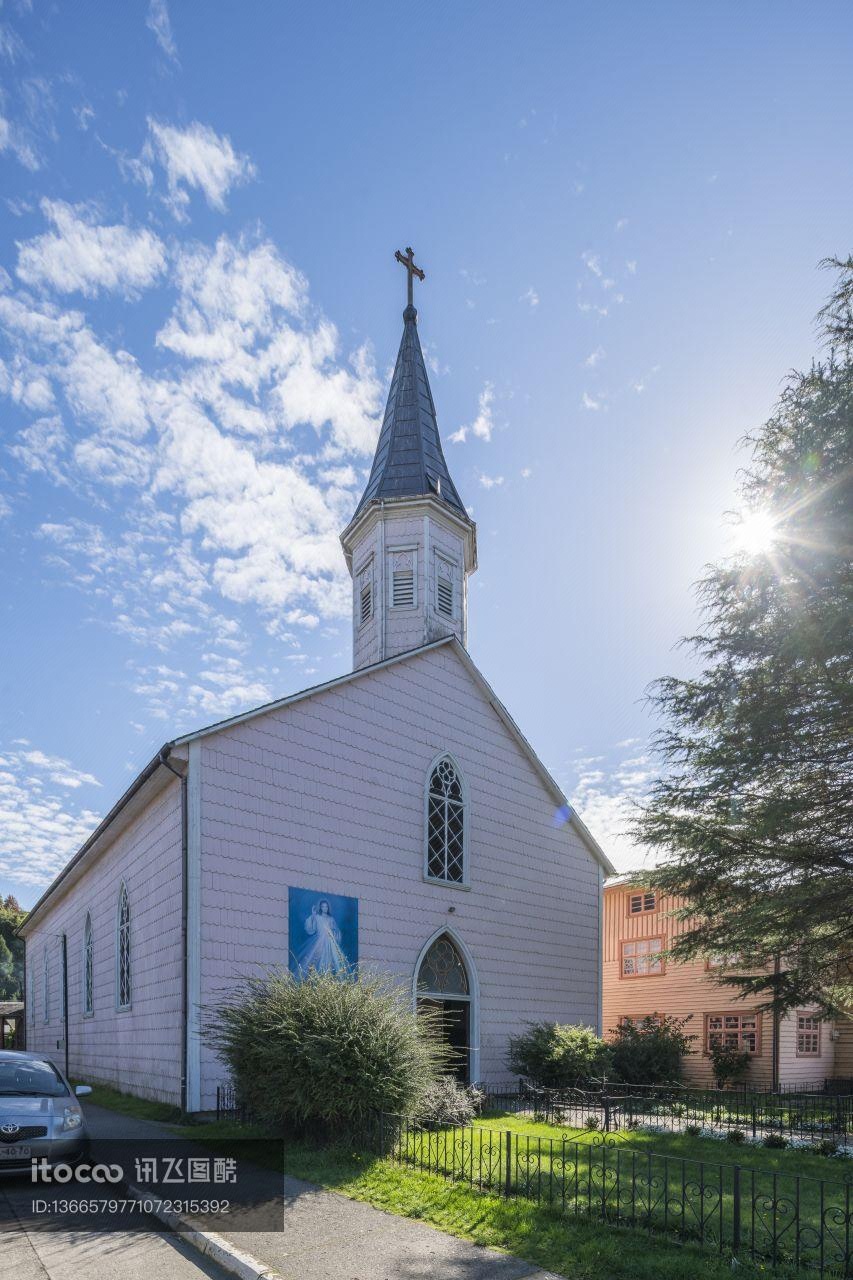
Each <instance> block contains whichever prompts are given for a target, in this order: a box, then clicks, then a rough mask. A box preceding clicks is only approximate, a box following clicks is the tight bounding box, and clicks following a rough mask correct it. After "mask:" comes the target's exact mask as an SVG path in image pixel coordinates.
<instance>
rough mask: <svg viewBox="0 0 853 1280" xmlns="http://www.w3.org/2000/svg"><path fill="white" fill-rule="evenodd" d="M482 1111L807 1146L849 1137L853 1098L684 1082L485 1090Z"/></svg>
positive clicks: (586, 1125)
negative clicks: (777, 1139)
mask: <svg viewBox="0 0 853 1280" xmlns="http://www.w3.org/2000/svg"><path fill="white" fill-rule="evenodd" d="M483 1110H484V1111H485V1112H486V1113H488V1112H500V1111H504V1112H510V1113H512V1114H518V1113H524V1114H532V1115H535V1116H541V1117H542V1119H543V1120H546V1121H548V1122H549V1123H551V1124H557V1125H562V1126H567V1127H571V1128H575V1129H584V1128H599V1129H602V1130H603V1131H604V1132H605V1133H609V1132H612V1131H614V1130H618V1129H636V1128H640V1127H641V1126H642V1127H645V1126H649V1127H658V1128H662V1129H669V1130H673V1131H678V1130H684V1129H686V1128H688V1127H695V1128H699V1129H703V1130H709V1129H710V1130H715V1131H718V1132H721V1133H724V1132H728V1131H731V1130H740V1131H741V1132H743V1133H744V1134H746V1135H748V1136H751V1137H753V1138H762V1137H766V1136H767V1135H769V1134H779V1135H781V1136H782V1137H785V1138H788V1139H791V1138H794V1139H798V1140H802V1141H806V1142H810V1143H818V1142H821V1141H823V1142H836V1143H838V1144H839V1145H841V1144H845V1143H847V1142H848V1141H850V1140H852V1139H853V1095H850V1094H848V1095H843V1094H829V1093H794V1092H789V1093H784V1094H780V1093H771V1092H769V1091H760V1090H754V1089H753V1090H745V1089H695V1088H689V1087H686V1086H683V1085H622V1084H612V1083H610V1082H605V1083H603V1084H602V1085H601V1086H600V1087H598V1088H596V1089H541V1088H537V1087H535V1086H533V1085H529V1084H522V1085H521V1086H519V1087H518V1088H516V1089H514V1090H501V1091H498V1090H493V1089H486V1090H485V1098H484V1105H483Z"/></svg>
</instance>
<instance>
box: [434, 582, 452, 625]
mask: <svg viewBox="0 0 853 1280" xmlns="http://www.w3.org/2000/svg"><path fill="white" fill-rule="evenodd" d="M436 596H437V598H438V612H439V613H443V614H444V616H445V618H452V617H453V583H452V582H450V581H449V580H448V579H447V578H442V577H439V579H438V586H437V588H436Z"/></svg>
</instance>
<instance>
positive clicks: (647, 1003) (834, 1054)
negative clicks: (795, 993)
mask: <svg viewBox="0 0 853 1280" xmlns="http://www.w3.org/2000/svg"><path fill="white" fill-rule="evenodd" d="M682 905H683V900H679V899H673V898H670V899H667V898H665V897H661V895H660V894H658V893H657V891H655V890H654V889H645V888H639V887H637V886H636V885H633V884H632V883H631V882H630V881H629V880H628V879H626V878H625V877H621V878H618V879H615V880H611V881H610V882H609V883H608V884H606V885H605V887H604V936H603V982H602V1024H603V1029H604V1035H605V1036H608V1035H611V1034H612V1033H613V1031H614V1030H615V1028H616V1027H618V1026H619V1024H620V1022H622V1021H624V1020H626V1019H629V1018H630V1019H634V1020H638V1021H639V1020H641V1019H643V1018H645V1017H661V1016H664V1015H672V1016H675V1017H678V1018H684V1017H686V1016H687V1015H688V1014H689V1015H691V1017H690V1021H689V1022H688V1023H687V1025H686V1027H685V1031H686V1032H687V1033H688V1034H689V1035H693V1036H695V1037H696V1039H695V1040H694V1041H693V1052H692V1054H691V1055H690V1056H688V1057H687V1058H686V1059H685V1061H684V1070H683V1075H684V1080H685V1082H686V1083H688V1084H701V1085H712V1084H713V1083H714V1080H713V1074H712V1071H711V1061H710V1057H709V1050H710V1047H711V1045H712V1044H713V1043H715V1042H717V1043H725V1044H729V1045H732V1046H735V1047H736V1048H738V1049H745V1050H746V1051H747V1053H748V1054H749V1055H750V1066H749V1072H748V1076H747V1079H748V1082H749V1083H750V1084H752V1085H754V1086H756V1087H759V1088H766V1089H771V1088H776V1087H778V1086H780V1085H781V1086H792V1085H797V1084H801V1085H811V1084H813V1083H814V1084H818V1083H821V1082H822V1081H823V1080H825V1079H826V1078H838V1077H845V1078H846V1077H853V1023H851V1022H850V1021H849V1020H847V1019H845V1020H841V1021H839V1022H837V1023H828V1022H826V1021H823V1020H821V1019H820V1018H819V1017H818V1016H817V1013H816V1011H815V1010H814V1009H809V1008H803V1009H798V1010H796V1011H795V1012H794V1013H791V1014H788V1015H786V1016H785V1017H783V1018H776V1017H774V1015H773V1014H771V1013H767V1012H761V1011H759V1010H758V1009H757V1008H756V1007H755V1005H751V1004H750V1003H749V1002H746V1001H743V1000H741V999H739V998H738V993H737V990H736V989H735V988H732V987H726V986H721V985H720V984H719V982H717V981H716V980H715V979H716V978H717V977H718V975H719V970H720V969H721V967H723V966H725V967H728V968H730V969H732V968H735V967H736V962H737V960H736V957H720V959H719V962H716V961H702V960H700V961H693V962H690V963H687V964H683V963H681V964H674V963H673V962H672V961H671V960H667V959H666V958H665V957H664V956H663V954H662V953H663V952H665V951H666V949H667V947H668V946H670V945H671V943H672V941H673V940H674V938H676V937H677V936H678V934H679V933H682V932H683V931H684V930H685V929H686V928H687V927H688V925H687V923H686V922H684V921H680V920H677V919H674V918H673V917H672V915H671V914H670V913H671V912H672V911H674V910H676V909H678V908H679V907H681V906H682Z"/></svg>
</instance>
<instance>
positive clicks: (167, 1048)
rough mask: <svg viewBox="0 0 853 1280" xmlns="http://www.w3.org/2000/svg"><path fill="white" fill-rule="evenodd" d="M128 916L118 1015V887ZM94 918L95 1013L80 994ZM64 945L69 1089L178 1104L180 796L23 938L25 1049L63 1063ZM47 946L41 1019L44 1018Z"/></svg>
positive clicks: (173, 789) (155, 807)
mask: <svg viewBox="0 0 853 1280" xmlns="http://www.w3.org/2000/svg"><path fill="white" fill-rule="evenodd" d="M122 881H124V883H125V885H126V886H127V891H128V896H129V900H130V912H131V963H132V982H133V999H132V1004H131V1007H130V1008H129V1009H122V1010H119V1009H117V1007H116V1006H117V998H116V919H117V911H118V896H119V888H120V885H121V883H122ZM87 912H89V913H90V915H91V918H92V934H93V940H94V979H95V980H94V1011H93V1013H92V1014H91V1015H87V1014H86V1013H85V1011H84V997H83V930H84V927H85V920H86V913H87ZM63 934H65V935H66V937H67V940H68V1048H69V1066H70V1070H71V1074H72V1077H73V1079H74V1080H75V1081H76V1082H80V1081H83V1082H85V1083H91V1082H92V1081H96V1082H101V1083H106V1084H111V1085H114V1086H115V1087H116V1088H117V1089H121V1090H123V1091H125V1092H128V1093H134V1094H138V1095H139V1096H140V1097H143V1098H151V1099H155V1100H159V1101H164V1102H174V1103H176V1104H177V1103H179V1101H180V1071H181V1052H180V1045H181V1034H182V1032H181V1027H182V1019H181V789H180V784H179V782H178V780H177V779H175V780H174V782H173V783H170V784H169V785H168V786H167V787H166V788H165V790H163V791H161V792H160V794H159V795H158V796H156V797H155V798H154V799H152V800H151V801H150V803H149V804H148V805H147V806H146V808H145V809H143V810H142V812H141V813H140V814H139V815H137V817H136V818H135V819H134V820H133V822H132V823H131V825H130V826H128V827H127V828H126V829H125V830H124V831H123V832H122V833H121V834H120V835H118V836H117V837H116V839H115V840H114V841H113V842H112V843H111V844H110V845H109V846H108V847H107V848H106V849H105V850H104V851H103V852H102V853H101V854H100V855H99V856H98V858H97V860H96V861H95V862H94V863H93V865H92V866H91V867H90V868H89V870H88V871H87V873H86V875H85V876H83V878H82V879H81V880H79V881H77V883H75V884H74V885H73V886H72V887H71V888H70V889H69V890H68V891H67V892H65V893H62V892H61V891H59V890H57V892H56V893H55V895H54V900H53V905H52V906H51V907H50V909H49V910H48V911H47V913H46V915H44V916H43V917H42V919H41V920H40V921H39V922H38V924H37V925H36V926H35V927H34V929H33V932H32V933H31V934H29V935H28V937H27V939H26V954H27V975H28V982H27V995H28V998H29V996H30V993H31V992H32V993H33V995H34V997H35V999H34V1005H33V1004H32V1003H31V1004H30V1007H29V1008H28V1009H27V1047H28V1049H31V1050H33V1051H34V1052H37V1053H44V1054H49V1055H50V1056H51V1057H52V1058H53V1059H54V1060H55V1061H56V1062H57V1063H58V1064H59V1065H60V1066H62V1065H63V1064H64V1047H63V1025H62V1000H61V976H60V974H61V937H62V935H63ZM45 948H47V963H48V1021H47V1022H45V1019H44V1000H43V977H44V964H45V958H44V957H45Z"/></svg>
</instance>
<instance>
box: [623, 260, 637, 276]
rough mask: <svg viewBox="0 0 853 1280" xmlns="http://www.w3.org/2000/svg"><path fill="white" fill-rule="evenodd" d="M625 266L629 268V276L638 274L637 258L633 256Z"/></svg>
mask: <svg viewBox="0 0 853 1280" xmlns="http://www.w3.org/2000/svg"><path fill="white" fill-rule="evenodd" d="M625 267H626V269H627V272H628V275H629V276H635V275H636V274H637V261H636V259H635V258H632V259H631V260H630V261H629V262H626V263H625Z"/></svg>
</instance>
